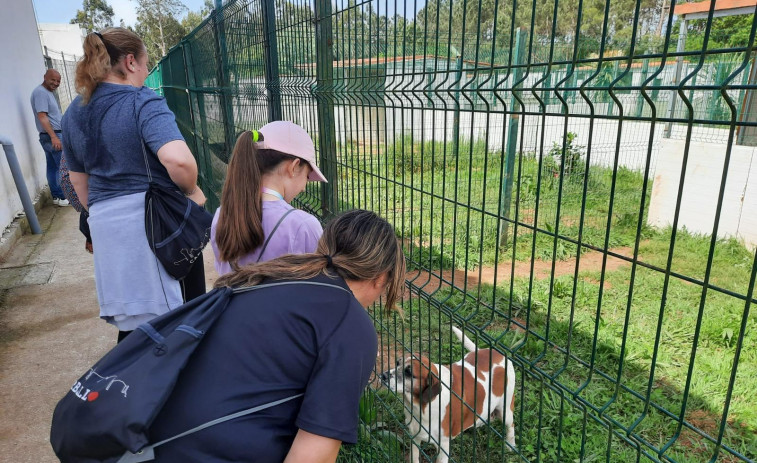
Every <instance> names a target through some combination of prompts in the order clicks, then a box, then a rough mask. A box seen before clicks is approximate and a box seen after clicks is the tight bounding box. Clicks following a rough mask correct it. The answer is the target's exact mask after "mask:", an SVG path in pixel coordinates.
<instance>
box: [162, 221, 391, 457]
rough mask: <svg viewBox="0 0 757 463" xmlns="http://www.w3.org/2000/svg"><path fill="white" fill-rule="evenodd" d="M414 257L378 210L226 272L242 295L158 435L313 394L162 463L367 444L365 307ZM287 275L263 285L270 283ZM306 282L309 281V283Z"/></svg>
mask: <svg viewBox="0 0 757 463" xmlns="http://www.w3.org/2000/svg"><path fill="white" fill-rule="evenodd" d="M404 275H405V261H404V257H403V255H402V251H401V249H400V246H399V243H398V241H397V238H396V236H395V234H394V230H393V229H392V226H391V225H389V223H387V222H386V221H385V220H384V219H382V218H380V217H378V216H377V215H376V214H374V213H372V212H368V211H351V212H347V213H345V214H343V215H341V216H339V217H337V218H335V219H333V220H332V221H331V222H329V223H328V225H327V226H326V228H325V230H324V232H323V236H322V237H321V238H320V241H319V242H318V247H317V250H316V252H315V253H311V254H299V255H294V254H289V255H285V256H282V257H279V258H277V259H274V260H271V261H268V262H265V263H260V264H252V265H248V266H245V267H243V268H241V269H240V270H237V271H235V272H233V273H230V274H228V275H225V276H223V277H221V278H220V279H219V280H218V282H217V283H216V286H232V287H236V288H239V287H250V288H252V289H251V290H250V291H245V292H237V293H235V294H234V296H233V297H232V299H231V302H230V303H229V306H228V308H227V309H226V312H225V313H224V314H223V316H222V317H221V318H220V319H219V320H218V321H217V322H216V325H215V326H214V327H213V329H212V330H210V331H209V332H208V334H207V335H206V336H207V338H206V339H205V340H204V341H203V342H202V344H201V345H200V346H199V347H198V350H197V352H196V353H195V354H194V356H193V357H192V359H191V361H190V363H189V364H188V365H187V368H186V369H185V371H183V372H182V374H181V376H180V377H179V380H178V383H177V385H176V388H175V389H174V391H173V393H172V396H171V398H170V399H169V400H168V402H167V403H166V405H165V407H164V408H163V409H162V410H161V412H160V414H159V415H158V416H157V418H156V420H155V422H154V424H153V426H152V427H151V441H152V442H158V441H161V440H162V439H165V438H168V437H171V436H173V435H176V434H179V433H181V432H183V431H185V430H187V429H191V428H193V427H195V426H198V425H201V424H203V423H205V422H208V421H211V420H213V419H216V418H219V417H223V416H226V415H228V414H231V413H235V412H237V411H240V410H244V409H247V408H251V407H255V406H258V405H262V404H267V403H271V402H274V401H277V400H280V399H285V398H287V397H291V396H295V395H297V394H303V395H302V396H301V397H298V398H296V399H294V400H290V401H287V402H285V403H282V404H280V405H276V406H274V407H271V408H267V409H265V410H263V411H260V412H258V413H254V414H251V415H247V416H244V417H242V418H237V419H234V420H230V421H227V422H224V423H221V424H218V425H216V426H213V427H210V428H207V429H204V430H202V431H199V432H197V433H196V434H193V435H192V436H191V437H188V438H184V439H177V440H175V441H172V442H169V443H167V444H165V445H164V446H161V447H158V448H157V449H156V461H158V462H161V461H162V462H174V461H176V462H178V461H202V462H232V461H234V462H238V461H249V462H252V461H254V462H281V461H286V462H305V461H307V462H333V461H335V460H336V457H337V454H338V453H339V448H340V446H341V444H342V442H347V443H355V442H356V441H357V427H358V403H359V400H360V396H361V394H362V392H363V390H364V389H365V387H366V385H367V383H368V380H369V378H370V375H371V372H372V371H373V367H374V364H375V361H376V353H377V338H376V330H375V328H374V326H373V323H372V320H371V317H370V316H369V315H368V313H367V312H366V310H365V308H366V307H368V306H369V305H371V304H373V303H374V302H375V301H376V300H378V298H379V296H381V295H382V294H385V299H384V301H385V303H386V307H387V308H393V307H394V303H395V302H396V301H397V298H398V295H399V293H400V291H401V288H402V284H403V281H404ZM270 283H278V284H274V285H271V286H266V287H264V288H260V289H258V290H255V289H254V287H255V286H256V285H260V284H270ZM303 283H304V284H303Z"/></svg>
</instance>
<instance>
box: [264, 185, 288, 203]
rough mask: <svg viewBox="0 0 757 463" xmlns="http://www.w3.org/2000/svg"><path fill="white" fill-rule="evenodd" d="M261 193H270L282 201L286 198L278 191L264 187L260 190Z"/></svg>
mask: <svg viewBox="0 0 757 463" xmlns="http://www.w3.org/2000/svg"><path fill="white" fill-rule="evenodd" d="M260 191H262V192H263V193H268V194H269V195H271V196H276V197H277V198H279V199H280V200H282V201H283V200H284V196H282V195H281V193H279V192H278V191H276V190H272V189H270V188H266V187H262V188H260Z"/></svg>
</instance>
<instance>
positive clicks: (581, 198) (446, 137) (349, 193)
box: [153, 0, 757, 462]
mask: <svg viewBox="0 0 757 463" xmlns="http://www.w3.org/2000/svg"><path fill="white" fill-rule="evenodd" d="M748 4H749V1H748V0H745V1H744V5H746V6H744V5H742V9H741V10H739V11H740V12H742V13H743V12H746V14H742V15H741V16H732V17H727V16H722V14H723V12H724V11H725V10H722V8H721V7H722V5H721V3H720V2H718V5H719V7H718V9H717V10H716V8H715V6H714V5H709V4H708V5H709V9H706V8H705V10H706V11H705V13H704V19H700V20H697V21H691V22H690V23H687V27H686V28H683V29H682V28H679V26H678V25H679V21H678V16H677V15H676V14H675V10H676V5H675V3H674V4H673V5H669V4H668V2H663V1H661V0H574V1H571V2H567V1H563V0H544V1H543V0H531V1H526V0H514V1H508V2H505V1H501V0H467V1H464V0H426V1H423V0H415V1H414V0H372V1H368V0H365V1H355V0H349V1H345V0H336V1H320V0H316V1H307V0H291V1H285V0H277V1H275V2H268V1H250V0H238V1H232V2H229V3H227V4H226V5H224V7H223V8H222V9H221V10H216V11H214V12H213V13H212V14H211V16H210V17H209V18H207V19H206V20H205V21H204V22H203V23H202V24H201V25H200V26H199V27H198V28H197V29H196V30H195V31H193V32H192V33H191V34H190V35H189V36H187V37H186V38H185V39H184V40H183V41H182V42H181V43H180V44H179V45H178V46H176V47H175V48H173V49H172V50H171V51H170V53H169V54H168V55H167V56H166V57H164V58H163V59H162V61H161V62H160V66H159V68H158V69H159V72H160V73H161V74H162V76H161V77H160V78H155V80H154V81H153V85H155V86H156V88H159V89H160V90H162V91H163V92H164V94H165V97H166V99H167V100H168V103H169V105H170V106H171V108H172V109H173V110H174V112H175V113H176V116H177V121H178V122H179V126H180V128H181V130H182V133H183V134H184V136H185V138H186V139H187V141H188V143H189V145H190V147H191V148H192V151H193V152H194V153H195V154H196V156H197V158H198V161H199V165H200V170H201V182H202V186H203V188H204V190H205V191H206V192H207V194H208V197H209V202H208V204H209V207H211V208H215V207H216V206H217V205H218V198H219V197H220V190H221V185H222V182H223V176H224V172H225V168H226V163H227V162H228V156H229V153H230V152H231V147H232V144H233V141H234V140H235V137H236V134H237V133H238V131H240V130H243V129H252V128H257V127H260V126H261V125H263V124H265V123H266V122H267V121H269V120H275V119H286V120H292V121H294V122H296V123H298V124H300V125H302V126H304V127H305V128H306V129H307V130H308V131H309V132H310V133H311V135H312V136H313V138H314V140H315V142H316V146H317V148H318V151H319V153H320V164H321V165H322V166H323V171H324V173H325V174H326V176H327V178H328V179H329V183H328V184H326V185H310V186H309V187H308V189H307V190H306V192H305V193H304V194H302V195H300V197H299V198H298V200H297V205H298V206H299V207H302V208H304V209H306V210H309V211H311V212H313V213H315V214H317V215H318V216H319V217H321V218H322V219H323V220H328V218H329V217H330V216H331V215H332V214H334V213H336V212H339V211H341V210H345V209H349V208H367V209H372V210H375V211H377V212H378V213H380V214H381V215H382V216H384V217H386V218H387V219H388V220H390V221H391V222H392V223H393V224H394V226H395V227H396V230H397V234H398V236H399V238H400V239H401V240H402V243H403V245H404V250H405V253H406V255H407V258H408V262H409V269H410V271H409V273H408V275H407V290H408V291H407V294H406V297H405V299H404V301H403V304H402V305H403V310H404V313H403V314H402V315H399V314H393V315H386V314H384V313H383V312H382V311H381V310H380V307H376V308H375V309H374V310H372V312H371V313H372V314H373V316H374V320H375V323H376V327H377V333H378V335H379V339H380V355H379V358H378V359H377V364H376V371H377V372H382V371H385V370H388V369H390V368H394V366H395V361H396V360H401V359H404V358H405V357H406V356H407V355H409V354H410V353H414V354H420V353H422V354H424V355H426V356H428V357H429V358H430V359H431V360H432V361H433V362H438V363H445V364H446V363H451V362H456V361H458V360H459V359H460V358H462V355H463V348H462V346H461V345H460V343H459V342H458V341H457V339H456V338H455V337H454V336H453V335H452V332H451V326H452V325H456V326H459V327H461V328H464V329H465V331H466V333H467V334H468V335H469V336H470V337H471V338H472V339H473V340H474V341H475V342H476V343H477V344H478V345H479V347H492V348H494V349H496V350H498V351H500V352H502V353H504V354H506V355H507V356H508V357H509V358H510V359H512V361H513V362H514V364H515V367H516V372H517V374H516V400H515V423H516V443H517V448H511V447H510V446H508V445H507V444H506V442H505V439H504V438H503V436H504V425H503V424H502V422H501V421H499V420H497V419H495V418H493V417H490V416H488V413H485V414H484V415H485V416H480V418H481V419H482V421H483V422H484V423H485V424H484V425H482V426H480V427H478V428H476V429H475V430H467V431H465V432H464V433H462V434H461V435H460V436H458V437H456V438H455V439H454V440H453V441H452V445H451V448H450V452H449V455H448V456H449V459H450V460H451V461H527V462H542V461H545V462H547V461H550V462H578V461H580V462H594V461H605V462H631V461H636V462H639V461H645V462H646V461H654V462H657V461H675V462H703V461H713V462H714V461H718V462H733V461H754V460H755V458H757V437H756V435H757V393H756V392H755V391H757V349H756V347H757V345H756V343H755V341H757V335H756V334H755V330H757V318H756V317H755V315H754V311H753V310H752V308H751V304H752V302H753V301H754V286H755V276H756V275H757V259H755V252H754V250H755V247H756V246H757V224H755V220H754V217H757V189H756V188H755V187H754V185H755V180H754V179H755V178H757V177H755V175H752V173H754V174H757V171H756V170H755V169H757V164H755V163H753V162H752V160H753V158H754V156H755V155H756V154H757V152H756V151H755V148H754V145H755V144H757V143H756V140H757V135H756V134H757V101H755V100H756V99H757V98H755V95H754V93H755V90H757V85H756V83H757V78H755V67H754V50H755V29H756V28H757V20H756V19H755V14H757V13H756V12H755V7H754V5H752V6H748ZM740 5H741V4H740ZM682 31H683V34H682ZM683 38H685V39H686V40H683ZM676 50H678V51H676ZM158 83H159V85H158ZM753 165H754V167H753ZM439 412H440V413H441V415H442V416H443V415H444V414H443V413H442V412H443V411H441V410H440V411H439ZM408 413H411V408H410V407H409V406H408V405H407V404H405V403H404V401H403V399H402V397H398V396H397V395H396V394H394V393H392V392H391V391H388V390H387V389H386V388H385V387H382V385H381V384H380V383H379V381H378V379H376V380H375V381H374V382H373V383H372V384H371V387H370V388H369V390H368V391H367V392H366V394H365V397H364V400H363V403H362V404H361V410H360V414H361V423H362V425H361V432H360V442H359V444H358V445H357V446H354V447H350V448H346V449H344V450H343V451H342V454H341V456H340V458H341V459H342V460H343V461H381V462H383V461H404V459H405V458H406V456H407V455H409V454H410V447H411V446H419V445H420V449H421V450H422V453H421V455H422V458H425V459H431V458H433V457H434V455H435V454H436V453H438V451H437V450H436V447H435V446H434V445H427V444H418V443H416V442H414V440H413V436H411V435H409V433H408V431H407V428H406V426H405V423H406V422H407V418H406V414H408ZM415 418H418V417H417V416H416V417H415ZM444 419H447V420H449V418H442V420H444ZM437 424H439V423H437ZM442 424H443V423H442ZM447 424H450V422H449V421H448V422H447ZM443 456H446V455H442V457H443Z"/></svg>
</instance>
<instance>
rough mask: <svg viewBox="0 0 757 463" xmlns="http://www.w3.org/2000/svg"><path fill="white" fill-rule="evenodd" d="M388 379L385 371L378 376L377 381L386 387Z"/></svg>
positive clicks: (387, 373)
mask: <svg viewBox="0 0 757 463" xmlns="http://www.w3.org/2000/svg"><path fill="white" fill-rule="evenodd" d="M390 378H391V375H390V374H389V372H388V371H385V372H383V373H381V374H380V375H379V379H380V380H381V382H382V383H384V384H387V385H388V384H389V379H390Z"/></svg>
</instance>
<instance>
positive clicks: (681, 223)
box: [648, 139, 757, 249]
mask: <svg viewBox="0 0 757 463" xmlns="http://www.w3.org/2000/svg"><path fill="white" fill-rule="evenodd" d="M726 146H727V145H726V144H720V143H718V144H715V143H704V142H697V141H692V142H691V145H690V147H689V152H688V161H687V166H686V176H685V177H684V187H683V196H682V197H681V210H680V212H679V219H678V227H679V228H681V227H686V228H687V229H688V230H689V231H691V232H695V233H702V234H707V235H711V234H712V230H713V226H714V224H715V213H716V212H717V202H718V195H719V192H720V187H721V184H722V177H723V170H724V164H725V154H726ZM684 149H685V142H684V141H683V140H667V139H664V140H663V141H662V146H661V147H660V154H659V156H658V158H657V169H656V171H655V177H654V185H653V187H652V198H651V202H650V205H649V217H648V223H649V224H650V225H653V226H657V227H665V226H669V225H672V223H673V219H674V217H675V208H676V202H677V198H678V188H679V185H680V178H681V170H682V168H683V167H682V166H683V155H684ZM756 156H757V148H755V147H752V146H738V145H734V146H733V149H732V151H731V159H730V161H729V163H728V176H727V179H726V184H725V192H724V196H723V204H722V207H721V212H720V222H719V226H718V236H719V237H727V236H728V237H736V238H738V239H739V240H741V241H742V242H743V243H744V244H746V245H747V246H748V247H749V248H751V249H754V248H757V162H754V161H755V157H756ZM750 180H751V181H750Z"/></svg>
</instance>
